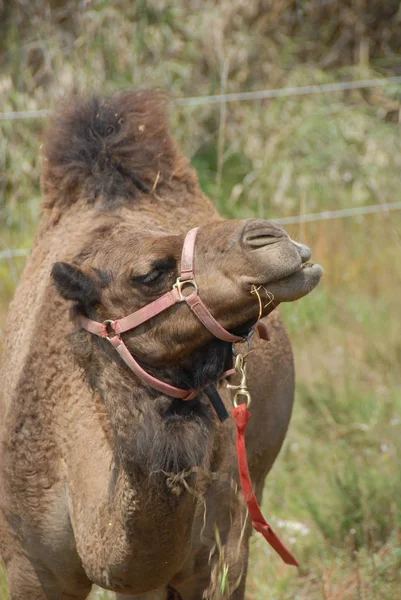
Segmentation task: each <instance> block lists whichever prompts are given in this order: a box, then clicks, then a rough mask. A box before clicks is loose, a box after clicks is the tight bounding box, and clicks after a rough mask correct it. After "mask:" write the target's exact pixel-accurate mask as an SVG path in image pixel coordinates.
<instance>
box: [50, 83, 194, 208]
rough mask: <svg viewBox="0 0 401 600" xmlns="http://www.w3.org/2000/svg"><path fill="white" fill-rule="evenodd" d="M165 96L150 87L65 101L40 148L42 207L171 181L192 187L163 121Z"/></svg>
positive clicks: (110, 201)
mask: <svg viewBox="0 0 401 600" xmlns="http://www.w3.org/2000/svg"><path fill="white" fill-rule="evenodd" d="M166 113H167V97H166V96H164V95H163V94H162V93H156V92H154V91H137V92H125V93H122V94H118V95H116V96H114V97H112V98H110V99H107V100H101V99H99V98H98V97H92V98H90V99H88V100H84V101H80V102H79V103H74V102H72V103H71V102H70V101H69V102H68V103H66V104H65V107H64V110H63V114H62V115H61V114H60V113H58V114H57V117H56V118H55V119H54V122H53V126H52V127H51V128H50V129H49V133H48V135H47V138H46V141H45V148H44V157H45V158H44V168H43V175H42V189H43V193H44V195H45V196H46V204H45V206H46V207H48V208H51V207H52V206H58V207H60V208H61V209H64V208H66V207H67V206H70V205H71V204H72V203H74V202H76V201H77V200H78V199H79V198H83V199H84V200H85V201H86V202H90V203H93V202H95V201H96V199H97V198H99V197H101V198H103V200H104V201H105V203H107V206H108V207H110V205H112V207H113V208H114V207H115V206H116V203H119V202H121V201H125V200H127V199H130V200H131V199H133V198H135V197H136V196H137V195H138V192H144V193H146V194H150V193H152V192H154V191H155V189H156V188H158V190H160V192H162V191H166V190H171V189H172V188H173V186H174V180H179V181H180V182H181V183H183V184H184V185H186V186H188V187H190V188H193V187H194V185H195V183H196V178H195V177H194V173H193V171H192V170H191V169H190V168H189V166H188V160H187V159H186V158H185V157H183V156H182V154H180V153H179V152H178V150H177V147H176V144H175V141H174V140H173V139H172V137H171V135H170V133H169V131H168V126H167V119H166Z"/></svg>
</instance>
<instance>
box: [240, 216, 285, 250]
mask: <svg viewBox="0 0 401 600" xmlns="http://www.w3.org/2000/svg"><path fill="white" fill-rule="evenodd" d="M283 235H285V232H284V231H283V230H282V229H281V227H279V226H278V225H275V224H274V223H271V222H270V221H264V220H263V219H251V220H249V221H248V222H247V223H246V224H245V227H244V229H243V231H242V242H243V243H244V244H245V245H246V246H248V247H251V248H261V247H263V246H267V245H268V244H274V243H276V242H278V241H279V239H280V238H282V237H283Z"/></svg>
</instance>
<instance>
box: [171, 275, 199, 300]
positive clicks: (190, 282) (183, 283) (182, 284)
mask: <svg viewBox="0 0 401 600" xmlns="http://www.w3.org/2000/svg"><path fill="white" fill-rule="evenodd" d="M186 285H192V287H193V288H194V292H192V293H195V294H197V293H198V286H197V285H196V283H195V280H194V279H186V280H185V281H181V279H180V277H177V281H176V282H175V284H174V285H173V288H176V289H177V290H178V293H179V295H180V302H182V301H183V300H185V296H184V295H183V293H182V289H183V287H185V286H186ZM188 295H189V294H188Z"/></svg>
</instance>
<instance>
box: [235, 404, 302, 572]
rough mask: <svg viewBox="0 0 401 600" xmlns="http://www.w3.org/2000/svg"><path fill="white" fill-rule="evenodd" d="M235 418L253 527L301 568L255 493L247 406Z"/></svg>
mask: <svg viewBox="0 0 401 600" xmlns="http://www.w3.org/2000/svg"><path fill="white" fill-rule="evenodd" d="M233 417H234V419H235V422H236V424H237V432H238V433H237V454H238V467H239V473H240V477H241V485H242V491H243V494H244V498H245V500H246V503H247V505H248V511H249V514H250V515H251V519H252V525H253V526H254V528H255V529H256V531H259V533H261V534H262V535H263V537H264V538H265V539H266V541H268V542H269V544H270V546H272V548H274V550H275V551H276V552H277V553H278V554H279V555H280V556H281V558H282V559H283V561H284V562H285V563H287V565H294V566H295V567H299V563H298V561H297V559H296V558H295V557H294V556H293V555H292V553H291V552H290V551H289V550H288V548H286V547H285V546H284V544H283V543H282V541H281V540H280V539H279V538H278V536H277V535H276V534H275V533H274V531H273V529H272V528H271V527H270V525H269V524H268V523H267V522H266V520H265V518H264V516H263V515H262V512H261V510H260V506H259V504H258V501H257V499H256V496H255V492H254V491H253V487H252V481H251V477H250V475H249V469H248V461H247V458H246V447H245V428H246V425H247V423H248V421H249V419H250V418H251V413H250V412H249V410H248V407H247V405H246V404H239V405H238V406H237V407H235V408H234V409H233Z"/></svg>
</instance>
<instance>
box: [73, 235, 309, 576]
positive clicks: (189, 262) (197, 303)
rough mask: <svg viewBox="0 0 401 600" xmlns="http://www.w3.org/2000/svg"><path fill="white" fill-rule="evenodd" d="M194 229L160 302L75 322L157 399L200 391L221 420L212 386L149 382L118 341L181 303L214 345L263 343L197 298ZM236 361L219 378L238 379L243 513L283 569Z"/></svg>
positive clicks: (287, 555) (263, 332) (289, 558)
mask: <svg viewBox="0 0 401 600" xmlns="http://www.w3.org/2000/svg"><path fill="white" fill-rule="evenodd" d="M198 229H199V228H198V227H196V228H195V229H191V230H190V231H188V233H187V235H186V236H185V240H184V245H183V248H182V255H181V274H180V276H179V277H178V278H177V281H176V282H175V284H174V285H173V287H172V289H171V290H170V291H169V292H167V293H166V294H163V296H160V298H158V299H157V300H154V301H153V302H150V303H149V304H147V305H146V306H144V307H143V308H140V309H139V310H137V311H135V312H133V313H131V314H130V315H128V316H127V317H123V318H122V319H117V320H115V321H113V320H111V319H106V320H105V321H103V323H99V322H98V321H92V320H91V319H88V317H85V316H84V315H81V317H80V323H81V325H82V327H83V328H84V329H86V331H89V332H90V333H93V334H94V335H97V336H99V337H101V338H105V339H106V340H108V341H109V342H110V343H111V345H112V346H113V347H114V348H115V349H116V350H117V352H118V354H119V355H120V356H121V358H122V359H123V361H124V362H125V364H126V365H127V366H128V367H129V368H130V369H131V371H133V373H135V375H136V376H137V377H138V378H139V379H140V380H141V381H143V382H144V383H146V384H147V385H149V386H150V387H152V388H154V389H155V390H158V391H159V392H162V393H163V394H167V395H168V396H171V397H172V398H180V399H181V400H192V399H193V398H195V397H196V396H197V395H198V394H199V393H200V392H201V391H204V392H205V393H206V394H207V395H208V397H209V399H210V400H211V402H212V404H213V406H214V408H215V410H216V412H217V414H218V416H219V418H220V420H224V419H225V418H226V416H228V414H227V411H226V409H225V406H224V404H223V402H222V400H221V398H220V396H219V394H218V392H217V391H216V388H215V387H214V386H211V388H210V386H209V387H205V388H204V389H203V390H202V389H198V390H185V389H183V388H178V387H175V386H173V385H170V384H169V383H166V382H165V381H161V380H160V379H157V378H156V377H153V375H151V374H150V373H148V372H147V371H145V369H143V368H142V367H141V366H140V365H139V364H138V362H137V361H136V360H135V358H134V357H133V356H132V354H131V352H130V351H129V350H128V348H127V346H126V345H125V343H124V341H123V340H122V338H121V334H122V333H125V332H126V331H130V330H132V329H135V328H136V327H139V326H140V325H142V324H143V323H146V322H147V321H149V320H150V319H152V318H153V317H155V316H156V315H159V314H160V313H162V312H164V311H165V310H167V309H168V308H170V307H171V306H174V305H175V304H178V303H180V302H185V303H186V304H187V305H188V306H189V308H190V309H191V310H192V312H193V313H194V315H195V316H196V317H197V318H198V319H199V321H200V322H201V323H202V324H203V325H204V326H205V327H206V329H208V330H209V331H210V333H211V334H212V335H214V337H216V338H218V339H219V340H223V341H224V342H231V343H232V344H234V343H235V342H242V341H247V340H249V338H250V336H252V335H253V333H254V332H255V331H258V333H259V336H260V337H261V338H262V339H266V340H268V339H269V334H268V331H267V328H266V326H265V325H264V323H262V322H261V321H257V322H256V323H255V325H254V326H253V327H252V328H251V329H250V331H249V333H248V334H247V335H246V336H245V337H242V336H238V335H234V334H232V333H230V332H229V331H227V329H224V327H223V326H222V325H220V323H218V322H217V321H216V319H215V318H214V317H213V315H212V314H211V313H210V311H209V310H208V308H207V307H206V305H205V304H204V303H203V302H202V300H201V298H200V297H199V294H198V286H197V284H196V281H195V270H194V258H195V241H196V236H197V233H198ZM185 287H192V291H191V292H190V293H189V294H187V295H184V293H183V289H184V288H185ZM240 359H241V360H240ZM242 360H243V356H242V355H240V354H239V355H237V358H236V361H235V363H236V368H234V369H230V370H229V371H225V372H224V373H223V374H222V375H221V376H220V378H223V377H228V376H229V375H233V374H234V373H240V374H242V379H241V383H240V384H239V385H237V386H235V385H229V387H231V388H233V389H237V390H238V391H237V394H236V396H235V398H234V410H233V417H234V419H235V422H236V425H237V454H238V468H239V475H240V479H241V485H242V490H243V493H244V498H245V501H246V503H247V506H248V511H249V514H250V516H251V518H252V524H253V526H254V528H255V529H256V530H257V531H259V532H260V533H262V535H263V536H264V537H265V539H266V540H267V541H268V542H269V544H270V545H271V546H272V547H273V548H274V549H275V550H276V552H277V553H278V554H279V555H280V556H281V558H282V559H283V560H284V562H286V563H287V564H289V565H295V566H298V562H297V560H296V559H295V557H294V556H293V555H292V553H291V552H290V551H289V550H288V549H287V548H286V547H285V546H284V544H283V543H282V542H281V540H280V539H279V538H278V536H277V535H276V534H275V532H274V531H273V529H272V528H271V527H270V525H269V524H268V523H267V521H266V520H265V519H264V517H263V515H262V513H261V511H260V507H259V504H258V501H257V498H256V496H255V494H254V491H253V486H252V482H251V477H250V474H249V469H248V462H247V458H246V448H245V427H246V424H247V422H248V420H249V418H250V416H251V413H250V412H249V410H248V405H249V401H250V394H249V392H248V390H247V387H246V376H245V366H244V364H243V363H242ZM237 363H238V364H237ZM240 363H241V364H240ZM240 396H243V397H245V398H246V403H244V404H239V405H237V402H236V398H237V397H240Z"/></svg>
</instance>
